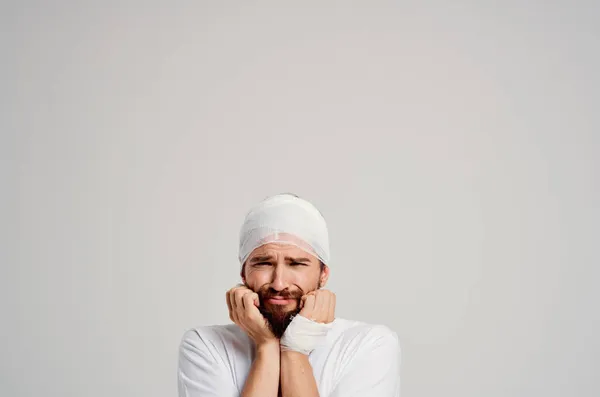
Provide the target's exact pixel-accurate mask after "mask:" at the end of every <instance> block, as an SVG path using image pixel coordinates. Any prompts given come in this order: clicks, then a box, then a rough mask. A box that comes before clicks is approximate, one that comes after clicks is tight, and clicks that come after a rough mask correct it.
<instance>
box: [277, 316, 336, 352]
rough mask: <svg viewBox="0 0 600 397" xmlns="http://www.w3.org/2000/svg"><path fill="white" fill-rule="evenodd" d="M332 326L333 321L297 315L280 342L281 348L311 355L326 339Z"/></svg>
mask: <svg viewBox="0 0 600 397" xmlns="http://www.w3.org/2000/svg"><path fill="white" fill-rule="evenodd" d="M332 326H333V323H329V324H323V323H317V322H315V321H312V320H309V319H308V318H306V317H303V316H301V315H297V316H296V317H294V319H293V320H292V322H291V323H290V325H289V326H288V327H287V329H286V330H285V332H284V334H283V337H282V338H281V340H280V342H279V344H280V346H281V350H282V351H295V352H299V353H302V354H306V355H309V354H310V353H311V352H312V351H313V350H314V349H315V348H316V347H317V346H318V345H319V343H321V341H323V340H324V339H325V337H326V336H327V332H329V330H330V329H331V327H332Z"/></svg>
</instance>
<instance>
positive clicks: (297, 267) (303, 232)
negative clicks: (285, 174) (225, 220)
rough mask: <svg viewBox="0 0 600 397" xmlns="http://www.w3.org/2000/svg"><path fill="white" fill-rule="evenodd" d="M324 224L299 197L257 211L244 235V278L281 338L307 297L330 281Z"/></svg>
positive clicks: (283, 198) (272, 201) (269, 202)
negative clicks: (303, 299) (306, 295)
mask: <svg viewBox="0 0 600 397" xmlns="http://www.w3.org/2000/svg"><path fill="white" fill-rule="evenodd" d="M328 260H329V242H328V233H327V226H326V224H325V220H324V219H323V217H322V215H321V214H320V212H319V211H318V210H316V208H315V207H314V206H312V204H310V203H308V202H307V201H305V200H302V199H300V198H299V197H297V196H294V195H290V194H283V195H277V196H273V197H270V198H268V199H266V200H265V201H263V202H262V203H260V204H259V205H258V206H256V207H255V208H253V209H252V210H251V211H250V212H249V213H248V215H247V216H246V220H245V222H244V225H243V226H242V230H241V233H240V262H241V265H242V268H241V277H242V280H243V282H244V284H245V285H246V286H247V287H248V288H250V289H251V290H253V291H255V292H256V293H258V295H259V299H260V310H261V312H262V313H263V315H264V316H265V318H266V319H267V320H268V322H269V323H270V325H271V329H272V330H273V332H274V333H275V335H276V336H278V337H281V335H283V332H284V331H285V329H286V328H287V326H288V325H289V323H290V322H291V320H292V318H293V316H295V315H296V314H297V313H298V312H299V311H300V299H301V298H302V296H303V295H305V294H307V293H309V292H311V291H314V290H316V289H318V288H320V287H323V286H325V284H326V283H327V280H328V278H329V267H328V266H327V263H328Z"/></svg>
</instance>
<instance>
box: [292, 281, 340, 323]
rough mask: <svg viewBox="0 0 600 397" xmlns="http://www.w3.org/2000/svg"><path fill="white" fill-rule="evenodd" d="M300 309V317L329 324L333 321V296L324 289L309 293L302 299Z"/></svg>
mask: <svg viewBox="0 0 600 397" xmlns="http://www.w3.org/2000/svg"><path fill="white" fill-rule="evenodd" d="M300 307H301V308H302V310H300V315H301V316H303V317H306V318H308V319H309V320H313V321H316V322H317V323H325V324H329V323H331V322H333V320H334V319H335V294H334V293H333V292H331V291H329V290H326V289H319V290H316V291H312V292H309V293H308V294H306V295H304V296H303V297H302V301H301V303H300Z"/></svg>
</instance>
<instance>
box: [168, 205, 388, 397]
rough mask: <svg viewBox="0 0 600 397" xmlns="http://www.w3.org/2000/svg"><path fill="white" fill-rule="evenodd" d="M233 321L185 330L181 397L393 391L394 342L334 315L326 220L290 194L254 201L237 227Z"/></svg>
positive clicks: (360, 396) (352, 396)
mask: <svg viewBox="0 0 600 397" xmlns="http://www.w3.org/2000/svg"><path fill="white" fill-rule="evenodd" d="M239 260H240V266H241V273H240V275H241V279H242V283H240V284H238V285H237V286H235V287H234V288H232V289H230V290H229V291H227V293H226V302H227V307H228V309H229V318H230V319H231V321H232V322H233V324H228V325H205V326H201V327H198V328H194V329H191V330H188V331H187V332H185V334H184V335H183V338H182V341H181V344H180V348H179V366H178V390H179V397H234V396H235V397H238V396H243V397H277V396H283V397H292V396H294V397H317V396H321V397H325V396H329V397H398V396H400V374H399V369H400V368H399V367H400V357H399V355H400V347H399V343H398V337H397V335H396V333H395V332H393V331H392V330H390V329H389V328H388V327H386V326H384V325H376V324H367V323H365V322H361V321H352V320H347V319H341V318H336V316H335V304H336V297H335V294H333V293H332V292H331V291H329V290H326V289H324V287H325V285H326V283H327V280H328V279H329V275H330V258H329V235H328V230H327V225H326V223H325V219H324V218H323V216H322V215H321V213H320V212H319V211H318V210H317V209H316V208H315V207H314V206H313V205H312V204H311V203H310V202H308V201H306V200H304V199H301V198H299V197H298V196H295V195H292V194H279V195H276V196H272V197H269V198H267V199H266V200H264V201H262V202H261V203H259V204H258V205H257V206H256V207H255V208H253V209H251V210H250V211H249V212H248V214H247V215H246V219H245V220H244V223H243V225H242V228H241V232H240V245H239Z"/></svg>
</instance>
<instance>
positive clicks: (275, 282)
mask: <svg viewBox="0 0 600 397" xmlns="http://www.w3.org/2000/svg"><path fill="white" fill-rule="evenodd" d="M287 287H288V282H287V280H286V276H285V269H284V268H283V266H280V265H277V266H275V270H274V271H273V279H272V280H271V288H273V289H274V290H275V291H283V290H284V289H286V288H287Z"/></svg>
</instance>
